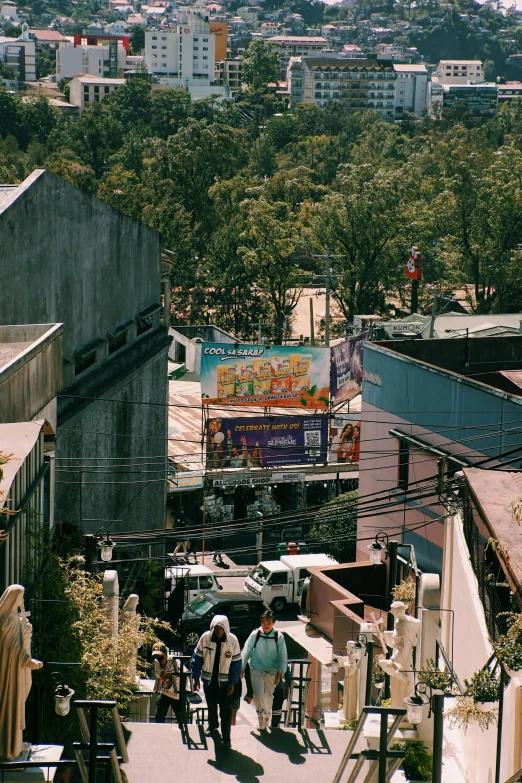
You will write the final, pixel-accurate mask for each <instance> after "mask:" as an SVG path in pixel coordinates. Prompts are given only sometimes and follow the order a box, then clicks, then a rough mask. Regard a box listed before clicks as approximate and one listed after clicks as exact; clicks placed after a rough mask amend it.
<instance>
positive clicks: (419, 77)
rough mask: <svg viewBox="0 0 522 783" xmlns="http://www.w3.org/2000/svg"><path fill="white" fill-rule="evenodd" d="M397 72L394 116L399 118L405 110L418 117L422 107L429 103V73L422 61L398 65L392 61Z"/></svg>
mask: <svg viewBox="0 0 522 783" xmlns="http://www.w3.org/2000/svg"><path fill="white" fill-rule="evenodd" d="M393 70H394V71H395V73H396V74H397V80H396V82H395V118H396V119H398V120H400V119H401V118H402V117H403V116H404V114H405V112H409V113H411V114H415V115H416V116H417V117H420V115H421V112H422V109H423V108H425V107H427V106H428V104H429V74H428V69H427V67H426V65H425V64H424V63H418V64H417V65H400V64H398V63H397V64H396V63H394V65H393Z"/></svg>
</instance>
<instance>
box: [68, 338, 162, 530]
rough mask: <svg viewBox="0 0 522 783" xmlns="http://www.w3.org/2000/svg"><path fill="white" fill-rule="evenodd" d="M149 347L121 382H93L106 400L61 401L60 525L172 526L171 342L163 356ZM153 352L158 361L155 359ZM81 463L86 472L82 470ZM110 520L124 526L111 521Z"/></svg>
mask: <svg viewBox="0 0 522 783" xmlns="http://www.w3.org/2000/svg"><path fill="white" fill-rule="evenodd" d="M161 342H162V343H163V349H161ZM142 347H143V351H142V353H141V354H137V352H133V356H132V361H128V362H125V365H124V366H122V367H121V368H120V371H119V372H116V373H114V383H111V378H106V379H104V378H101V377H99V378H93V379H92V381H93V385H98V383H99V384H100V386H101V387H102V388H103V390H104V393H102V394H100V395H99V399H98V400H95V401H92V402H89V403H88V404H85V403H82V401H81V400H76V401H74V400H67V399H63V400H60V405H59V408H58V413H59V421H60V429H59V430H58V438H57V451H56V457H57V472H56V507H57V512H56V522H57V523H58V522H60V521H62V522H72V523H75V524H80V519H81V520H82V521H81V526H82V528H83V529H84V530H85V531H90V532H95V531H96V530H97V529H98V528H99V527H108V528H109V530H111V531H112V532H114V533H116V532H121V531H126V530H140V529H141V530H150V529H159V528H163V527H164V526H165V501H166V473H167V470H166V466H167V461H166V448H167V441H166V437H167V432H166V415H167V407H166V402H167V398H166V386H165V384H166V378H167V349H166V346H165V338H164V336H161V338H160V351H159V352H158V346H157V345H156V346H155V345H146V344H143V346H142ZM151 349H152V354H153V355H152V358H150V357H149V350H151ZM154 351H156V353H155V354H154ZM122 365H123V362H122ZM105 388H106V391H105ZM78 391H79V393H80V395H82V394H85V396H91V394H92V390H91V388H89V387H85V388H83V389H79V390H78ZM113 400H121V402H113ZM130 400H132V401H136V400H141V401H142V402H143V403H144V404H131V403H129V402H128V401H130ZM68 403H74V404H68ZM149 403H150V404H149ZM73 455H74V456H79V455H81V457H82V459H81V460H73V459H71V456H73ZM162 455H165V457H164V458H162ZM107 457H112V458H113V459H114V464H117V465H120V467H119V468H117V469H116V468H115V469H113V470H112V471H111V468H110V464H111V462H112V460H107ZM78 464H80V465H83V466H84V469H83V470H75V466H76V465H78ZM108 466H109V467H108ZM127 466H128V467H127ZM105 482H109V483H105ZM105 519H107V520H121V521H114V522H104V521H103V520H105ZM96 520H102V521H96Z"/></svg>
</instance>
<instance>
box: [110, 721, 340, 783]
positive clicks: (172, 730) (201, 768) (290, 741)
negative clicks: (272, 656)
mask: <svg viewBox="0 0 522 783" xmlns="http://www.w3.org/2000/svg"><path fill="white" fill-rule="evenodd" d="M125 729H126V734H127V733H128V735H129V736H128V739H127V744H128V750H129V763H128V764H124V765H123V769H124V770H125V773H126V775H127V780H128V783H148V781H161V783H170V781H172V782H173V783H174V782H175V781H183V783H191V782H192V781H194V783H231V782H232V781H238V783H319V781H329V780H332V778H333V776H334V774H335V771H336V770H337V767H338V765H339V761H340V759H341V757H342V754H343V752H344V750H345V748H346V745H347V742H348V739H349V736H350V735H349V733H348V732H346V731H316V730H315V729H309V730H307V731H306V732H304V733H303V734H300V733H299V732H297V731H296V730H295V729H287V728H283V729H277V730H274V731H273V732H266V733H265V732H258V731H257V730H255V729H251V728H247V727H241V726H236V727H232V750H228V751H225V750H223V749H222V747H221V742H220V741H219V740H214V739H213V738H211V737H205V736H204V735H203V730H201V733H200V730H199V726H197V725H190V726H188V732H189V736H190V743H189V745H188V746H187V745H184V744H183V742H182V739H181V733H180V730H179V729H178V727H177V726H175V725H170V724H154V723H126V724H125Z"/></svg>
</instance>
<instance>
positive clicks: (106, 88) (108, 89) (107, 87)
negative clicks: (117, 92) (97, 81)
mask: <svg viewBox="0 0 522 783" xmlns="http://www.w3.org/2000/svg"><path fill="white" fill-rule="evenodd" d="M110 90H111V88H110V87H109V86H108V85H105V87H104V88H103V91H104V93H105V95H108V93H109V92H110Z"/></svg>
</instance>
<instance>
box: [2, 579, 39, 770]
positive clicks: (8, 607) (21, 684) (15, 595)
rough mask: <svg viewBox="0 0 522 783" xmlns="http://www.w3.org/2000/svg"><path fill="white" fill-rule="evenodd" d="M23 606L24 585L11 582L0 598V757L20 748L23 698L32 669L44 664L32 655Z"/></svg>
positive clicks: (23, 707) (11, 754)
mask: <svg viewBox="0 0 522 783" xmlns="http://www.w3.org/2000/svg"><path fill="white" fill-rule="evenodd" d="M28 616H29V612H26V611H25V607H24V588H23V587H22V585H10V586H9V587H8V588H7V590H6V591H5V592H4V593H3V595H2V596H1V597H0V694H1V695H0V758H3V759H10V760H11V759H14V758H16V757H17V756H18V755H19V754H20V753H21V751H22V731H23V729H24V728H25V701H26V699H27V696H28V695H29V691H30V689H31V670H33V669H41V668H42V666H43V664H42V663H41V662H40V661H36V660H35V659H34V658H31V635H32V631H33V629H32V626H31V623H30V622H29V620H28V619H27V618H28Z"/></svg>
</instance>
